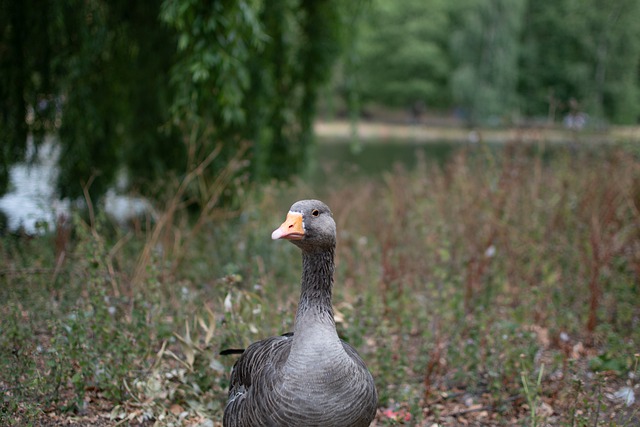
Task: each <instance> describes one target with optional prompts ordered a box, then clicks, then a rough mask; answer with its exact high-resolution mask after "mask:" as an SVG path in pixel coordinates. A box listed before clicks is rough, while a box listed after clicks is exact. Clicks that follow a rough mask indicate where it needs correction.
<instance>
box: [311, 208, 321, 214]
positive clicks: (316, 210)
mask: <svg viewBox="0 0 640 427" xmlns="http://www.w3.org/2000/svg"><path fill="white" fill-rule="evenodd" d="M311 215H313V216H318V215H320V211H319V210H318V209H314V210H313V211H311Z"/></svg>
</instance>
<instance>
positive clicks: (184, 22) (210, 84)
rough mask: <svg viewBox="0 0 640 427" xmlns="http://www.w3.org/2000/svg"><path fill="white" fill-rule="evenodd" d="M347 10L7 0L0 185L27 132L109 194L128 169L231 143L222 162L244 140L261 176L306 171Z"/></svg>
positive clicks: (317, 5)
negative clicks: (50, 143)
mask: <svg viewBox="0 0 640 427" xmlns="http://www.w3.org/2000/svg"><path fill="white" fill-rule="evenodd" d="M341 10H342V8H341V6H340V2H338V1H337V0H318V1H308V0H282V1H278V2H266V1H262V0H238V1H227V0H216V1H213V2H203V1H197V0H152V1H151V2H146V3H144V5H138V4H132V3H130V2H128V1H125V0H110V1H105V0H90V1H81V0H70V1H69V2H45V3H41V2H37V1H35V0H25V1H23V2H14V1H10V0H0V12H1V13H0V15H1V16H0V28H1V29H2V31H3V32H2V40H1V41H0V43H1V44H0V67H2V73H3V76H7V77H8V78H7V79H5V78H3V79H2V81H1V82H0V94H1V95H2V100H1V101H0V102H2V103H1V104H0V108H1V110H0V126H1V127H2V130H3V132H1V134H2V147H1V149H0V150H1V152H2V159H1V162H0V192H1V191H3V190H4V188H5V186H6V182H7V171H8V167H9V165H11V164H12V163H14V162H16V161H19V160H22V159H24V154H25V152H26V140H27V135H34V136H35V141H36V145H37V143H38V142H40V141H41V140H42V136H43V135H45V134H52V135H57V136H58V137H59V141H60V145H61V148H62V150H61V158H60V175H59V188H60V190H61V194H62V195H63V196H70V197H77V196H80V195H82V193H83V187H84V188H89V190H90V192H91V194H92V196H93V197H98V196H99V195H101V194H103V193H104V191H105V190H106V189H107V188H108V187H109V186H111V185H113V183H114V181H115V179H116V176H117V175H118V172H119V171H121V170H125V171H128V172H129V173H128V175H129V178H130V184H131V185H135V186H136V187H137V188H138V189H139V190H140V191H141V192H143V193H144V192H146V191H149V190H148V189H151V188H153V185H152V184H153V183H154V182H157V180H158V179H162V178H163V177H166V176H167V174H172V173H173V174H179V173H181V171H184V170H185V167H188V165H189V163H190V162H193V161H197V158H198V156H205V155H206V153H210V152H211V151H212V150H213V149H214V147H217V146H220V147H221V148H222V149H221V152H220V155H219V156H218V157H217V158H216V162H217V163H214V164H213V168H212V171H211V173H212V174H215V173H216V170H219V169H221V168H222V167H224V165H225V162H226V161H228V159H229V158H230V157H232V156H234V155H236V153H237V151H238V149H239V146H240V145H241V144H242V143H244V142H245V141H248V142H249V144H250V147H251V149H250V150H249V151H247V152H246V154H245V157H246V159H247V160H248V162H247V163H248V164H249V165H250V166H249V168H248V171H249V172H250V176H251V177H252V178H253V179H262V178H266V177H276V178H279V179H286V178H288V177H290V176H291V175H293V174H296V173H299V172H300V171H301V170H303V168H304V167H305V165H306V163H307V158H308V152H309V150H310V147H311V146H312V122H313V117H314V115H315V104H316V100H317V97H318V90H319V88H320V86H321V85H323V84H324V83H325V82H326V81H327V80H328V77H329V76H330V71H331V68H332V65H333V62H334V60H335V59H336V57H337V56H338V54H339V52H340V50H341V44H342V43H341V36H340V34H341V31H340V28H341V25H342V23H343V20H342V19H341V16H340V13H341V12H340V11H341ZM53 116H55V117H56V119H55V120H52V117H53ZM194 153H195V154H194ZM194 155H195V158H194Z"/></svg>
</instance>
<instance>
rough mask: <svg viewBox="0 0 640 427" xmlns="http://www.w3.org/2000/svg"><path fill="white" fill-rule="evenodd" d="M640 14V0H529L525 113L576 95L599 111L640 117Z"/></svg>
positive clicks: (626, 118) (552, 107)
mask: <svg viewBox="0 0 640 427" xmlns="http://www.w3.org/2000/svg"><path fill="white" fill-rule="evenodd" d="M639 16H640V5H639V4H638V2H635V1H605V2H600V1H586V2H584V1H575V0H562V1H538V2H529V5H528V11H527V20H526V23H525V28H524V36H523V43H524V44H523V47H522V49H521V55H522V62H521V72H520V82H521V88H520V93H521V94H522V95H521V96H522V105H523V107H524V111H525V113H528V114H531V113H538V114H540V113H543V112H544V111H545V107H546V108H547V110H548V111H549V114H551V115H554V114H556V109H557V108H562V104H563V103H564V104H565V108H566V104H567V103H568V101H569V99H570V98H575V99H576V100H578V101H579V102H580V104H582V105H581V108H583V109H584V110H586V111H587V112H589V113H591V114H594V115H596V116H599V117H602V116H604V117H608V118H610V119H611V120H613V121H614V122H618V123H635V122H637V119H638V115H639V114H640V110H639V108H640V104H639V102H638V99H640V94H639V93H638V90H639V89H638V88H639V86H638V72H637V70H638V64H639V62H640V30H639V29H638V26H637V25H634V22H637V20H638V17H639ZM527 95H528V96H527ZM552 118H553V117H552Z"/></svg>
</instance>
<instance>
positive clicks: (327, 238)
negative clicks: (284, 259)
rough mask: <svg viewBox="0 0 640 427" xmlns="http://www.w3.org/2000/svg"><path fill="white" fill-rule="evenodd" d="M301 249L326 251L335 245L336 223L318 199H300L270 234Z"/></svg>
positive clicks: (325, 206)
mask: <svg viewBox="0 0 640 427" xmlns="http://www.w3.org/2000/svg"><path fill="white" fill-rule="evenodd" d="M271 238H272V239H273V240H277V239H286V240H289V241H291V242H292V243H294V244H295V245H296V246H298V247H299V248H300V249H302V250H303V251H310V252H313V251H318V250H319V251H327V250H331V249H333V248H334V247H335V245H336V223H335V221H334V220H333V214H332V213H331V210H330V209H329V207H328V206H327V205H325V204H324V203H322V202H321V201H319V200H301V201H299V202H296V203H294V204H293V205H292V206H291V209H289V213H288V214H287V218H286V219H285V221H284V222H283V223H282V225H281V226H280V227H278V228H277V229H276V230H275V231H274V232H273V233H272V234H271Z"/></svg>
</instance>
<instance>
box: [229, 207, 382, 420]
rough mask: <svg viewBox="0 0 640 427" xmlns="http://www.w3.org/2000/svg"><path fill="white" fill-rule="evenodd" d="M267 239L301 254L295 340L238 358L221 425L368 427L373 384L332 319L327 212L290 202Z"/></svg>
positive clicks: (254, 348)
mask: <svg viewBox="0 0 640 427" xmlns="http://www.w3.org/2000/svg"><path fill="white" fill-rule="evenodd" d="M271 237H272V238H273V239H274V240H277V239H286V240H289V241H291V242H292V243H294V244H295V245H296V246H298V247H299V248H300V249H301V251H302V280H301V287H302V289H301V293H300V302H299V305H298V309H297V312H296V317H295V324H294V330H293V334H285V335H282V336H277V337H271V338H267V339H264V340H261V341H258V342H255V343H253V344H251V345H250V346H249V347H247V349H246V350H245V351H244V352H243V353H242V355H241V356H240V358H239V359H238V360H237V361H236V363H235V365H234V367H233V369H232V371H231V379H230V385H229V398H228V401H227V405H226V407H225V410H224V419H223V426H224V427H249V426H251V427H254V426H296V427H302V426H322V427H331V426H335V427H347V426H353V427H360V426H362V427H364V426H368V425H369V424H370V423H371V421H372V420H373V419H374V417H375V414H376V408H377V405H378V394H377V391H376V388H375V384H374V381H373V377H372V376H371V373H370V372H369V370H368V369H367V367H366V365H365V363H364V362H363V360H362V359H361V358H360V356H359V355H358V353H357V352H356V350H355V349H354V348H353V347H351V346H350V345H349V344H347V343H346V342H344V341H342V340H341V339H340V338H339V337H338V333H337V332H336V324H335V320H334V317H333V307H332V305H331V291H332V287H333V272H334V254H335V247H336V224H335V222H334V220H333V217H332V214H331V210H329V207H327V205H325V204H324V203H322V202H320V201H318V200H302V201H299V202H296V203H294V204H293V206H291V209H290V211H289V213H288V215H287V218H286V220H285V222H284V223H283V224H282V225H281V226H280V227H279V228H278V229H276V230H275V231H274V232H273V234H272V235H271ZM231 352H235V351H233V350H232V351H231Z"/></svg>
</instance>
